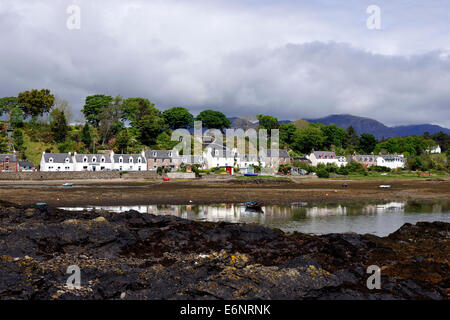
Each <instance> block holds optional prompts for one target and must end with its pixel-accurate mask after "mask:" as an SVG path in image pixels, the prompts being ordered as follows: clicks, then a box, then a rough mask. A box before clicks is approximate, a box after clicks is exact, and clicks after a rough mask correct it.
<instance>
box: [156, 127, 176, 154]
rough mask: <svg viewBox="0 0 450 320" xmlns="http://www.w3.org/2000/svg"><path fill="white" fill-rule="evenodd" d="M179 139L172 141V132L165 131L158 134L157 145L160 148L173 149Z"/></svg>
mask: <svg viewBox="0 0 450 320" xmlns="http://www.w3.org/2000/svg"><path fill="white" fill-rule="evenodd" d="M178 143H179V141H172V140H171V134H170V133H169V132H167V131H164V132H162V133H160V134H159V135H158V137H157V138H156V146H157V148H158V149H159V150H172V149H173V148H174V147H175V146H176V145H177V144H178Z"/></svg>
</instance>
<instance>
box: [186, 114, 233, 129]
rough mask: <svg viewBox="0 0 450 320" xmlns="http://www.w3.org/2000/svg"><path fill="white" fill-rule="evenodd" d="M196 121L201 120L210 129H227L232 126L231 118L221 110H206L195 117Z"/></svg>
mask: <svg viewBox="0 0 450 320" xmlns="http://www.w3.org/2000/svg"><path fill="white" fill-rule="evenodd" d="M195 120H196V121H201V122H202V126H203V127H205V128H209V129H220V130H222V129H225V128H229V127H230V126H231V122H230V120H228V119H227V117H226V116H225V115H224V114H223V113H222V112H219V111H214V110H204V111H202V112H200V113H199V115H198V116H197V117H196V118H195Z"/></svg>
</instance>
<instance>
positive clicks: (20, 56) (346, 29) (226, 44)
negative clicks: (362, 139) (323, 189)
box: [0, 0, 450, 127]
mask: <svg viewBox="0 0 450 320" xmlns="http://www.w3.org/2000/svg"><path fill="white" fill-rule="evenodd" d="M73 4H74V5H78V6H79V8H80V9H81V23H80V29H79V30H77V29H74V30H70V29H68V28H67V19H68V18H69V17H70V14H68V13H67V8H68V6H69V5H73ZM372 4H376V5H378V6H379V7H380V9H381V29H380V30H369V29H368V28H367V25H366V21H367V19H368V18H369V16H370V14H368V13H367V12H366V10H367V7H368V6H369V5H372ZM0 39H1V44H0V47H1V49H0V84H1V86H0V96H15V95H17V93H18V92H19V91H23V90H29V89H32V88H39V89H40V88H48V89H51V90H52V92H53V93H55V94H57V95H58V96H60V97H62V98H64V99H67V100H68V101H69V102H70V103H71V105H72V106H73V108H74V110H80V109H81V107H82V106H83V102H84V99H85V97H86V96H87V95H90V94H96V93H104V94H109V95H117V94H120V95H122V96H123V97H146V98H149V99H150V100H151V101H152V102H154V103H155V104H156V105H157V107H158V108H160V109H166V108H168V107H173V106H185V107H187V108H189V109H190V110H191V112H193V113H194V114H196V113H198V112H199V111H200V110H202V109H206V108H208V109H215V110H220V111H222V112H224V113H225V114H226V115H228V116H239V115H253V114H259V113H267V114H273V115H275V116H277V117H278V118H279V119H296V118H313V117H321V116H326V115H329V114H335V113H350V114H354V115H359V116H366V117H371V118H375V119H377V120H380V121H382V122H383V123H385V124H387V125H400V124H413V123H435V124H440V125H442V126H446V127H450V112H449V107H450V3H449V1H448V0H426V1H425V0H408V1H406V0H405V1H404V0H395V1H394V0H386V1H385V0H376V1H375V0H369V1H366V0H339V1H338V0H316V1H293V0H292V1H287V0H281V1H280V0H278V1H275V0H273V1H268V0H243V1H237V0H204V1H203V0H198V1H197V0H189V1H187V0H186V1H181V0H161V1H154V0H150V1H148V0H147V1H120V0H107V1H106V0H105V1H100V0H96V1H92V0H90V1H81V0H71V1H65V0H48V1H46V0H21V1H17V0H0Z"/></svg>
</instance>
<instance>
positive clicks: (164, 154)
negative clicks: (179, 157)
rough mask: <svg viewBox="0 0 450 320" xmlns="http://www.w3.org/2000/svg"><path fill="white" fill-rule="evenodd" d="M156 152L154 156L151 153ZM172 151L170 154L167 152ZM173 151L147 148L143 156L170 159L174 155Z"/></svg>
mask: <svg viewBox="0 0 450 320" xmlns="http://www.w3.org/2000/svg"><path fill="white" fill-rule="evenodd" d="M155 152H156V156H154V155H153V154H154V153H155ZM170 152H172V156H169V153H170ZM175 154H176V153H175V152H174V151H172V150H147V151H145V157H146V158H147V159H170V158H173V157H174V156H175Z"/></svg>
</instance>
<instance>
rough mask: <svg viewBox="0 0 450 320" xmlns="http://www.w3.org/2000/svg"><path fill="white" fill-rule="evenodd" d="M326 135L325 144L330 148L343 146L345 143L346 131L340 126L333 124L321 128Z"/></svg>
mask: <svg viewBox="0 0 450 320" xmlns="http://www.w3.org/2000/svg"><path fill="white" fill-rule="evenodd" d="M320 129H321V130H322V132H323V134H324V135H325V143H324V144H325V146H326V147H327V148H330V147H331V146H335V147H338V148H342V147H343V146H344V145H345V138H346V131H345V130H344V129H342V128H339V127H338V126H336V125H334V124H331V125H327V126H323V127H321V128H320Z"/></svg>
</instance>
